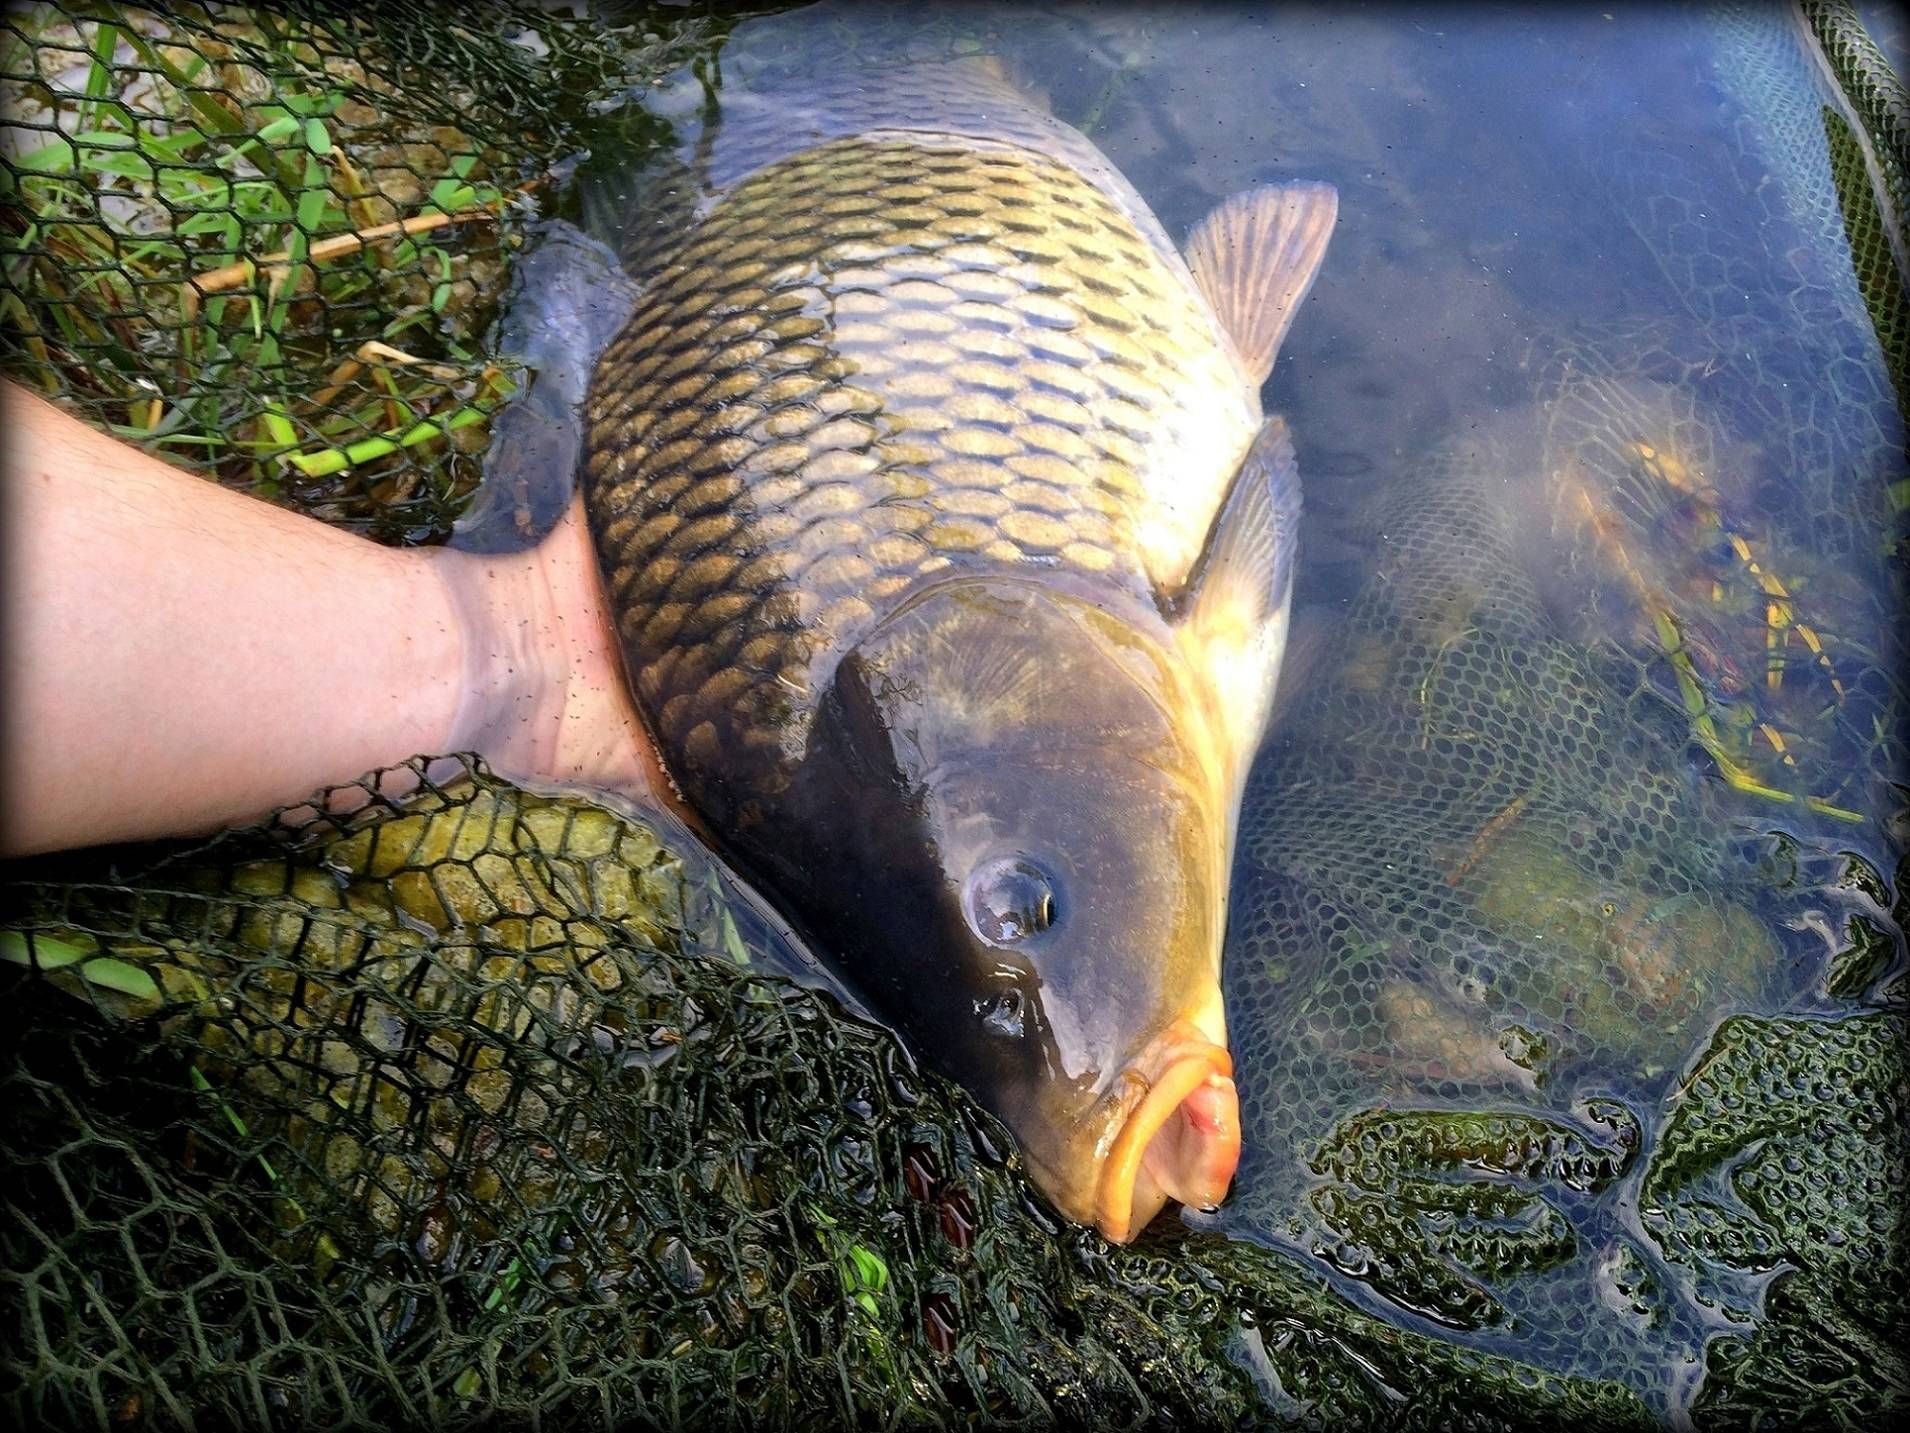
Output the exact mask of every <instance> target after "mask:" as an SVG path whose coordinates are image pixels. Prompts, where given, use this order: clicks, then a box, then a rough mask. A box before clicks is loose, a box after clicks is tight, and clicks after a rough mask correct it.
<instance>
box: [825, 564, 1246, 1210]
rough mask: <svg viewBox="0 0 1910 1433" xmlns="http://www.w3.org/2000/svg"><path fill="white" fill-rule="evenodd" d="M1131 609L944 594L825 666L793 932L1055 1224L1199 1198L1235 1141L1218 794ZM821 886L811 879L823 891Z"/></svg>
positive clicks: (1177, 678) (968, 592) (1188, 714)
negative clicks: (1038, 1190) (1223, 972)
mask: <svg viewBox="0 0 1910 1433" xmlns="http://www.w3.org/2000/svg"><path fill="white" fill-rule="evenodd" d="M1197 710H1198V704H1197V702H1195V701H1194V700H1193V696H1192V693H1191V690H1190V688H1189V683H1188V679H1187V677H1186V674H1185V673H1184V672H1182V671H1180V670H1179V669H1178V668H1177V666H1176V660H1175V657H1174V653H1173V649H1172V645H1171V643H1170V642H1168V641H1166V640H1165V639H1164V635H1163V633H1162V632H1160V631H1159V630H1150V628H1149V623H1148V622H1147V621H1146V620H1145V614H1141V613H1136V614H1134V615H1133V616H1132V617H1123V616H1120V615H1115V614H1114V613H1113V612H1111V611H1110V610H1109V609H1108V608H1107V607H1105V606H1103V605H1102V604H1099V603H1096V602H1094V601H1090V600H1088V599H1086V598H1084V597H1081V596H1078V595H1075V594H1072V593H1069V592H1066V591H1061V590H1055V589H1052V588H1048V587H1044V586H1040V585H1036V584H1021V583H1013V582H1007V581H1003V580H1001V579H993V580H987V581H983V580H974V581H963V582H954V583H950V584H947V585H945V586H942V587H939V588H936V589H933V590H931V591H930V592H929V593H927V594H925V595H923V596H922V597H920V598H918V599H917V600H916V601H914V602H912V603H910V604H909V605H907V606H905V607H904V608H902V609H900V610H899V611H897V612H896V613H895V614H894V615H892V616H891V617H890V618H889V619H888V620H886V621H885V622H884V623H883V624H882V625H881V626H880V627H878V628H877V629H876V630H875V631H873V632H872V633H870V634H869V635H868V636H867V637H866V638H865V639H864V640H863V641H862V642H861V643H859V644H858V645H857V646H856V647H855V648H854V649H853V650H852V651H850V652H849V653H848V654H846V655H845V656H844V657H843V659H842V660H841V661H840V663H839V664H838V665H837V668H836V671H835V674H834V677H833V679H832V681H831V682H830V685H829V690H828V692H827V693H826V695H825V697H824V699H823V701H822V703H821V704H820V706H819V708H818V715H817V721H816V725H815V728H814V729H813V731H812V735H811V740H810V750H809V754H808V757H807V766H808V767H809V774H810V777H811V782H810V785H809V790H808V793H807V798H806V799H807V802H808V803H809V810H810V812H811V814H812V817H813V819H812V821H811V822H810V823H809V824H810V825H811V826H812V828H813V829H814V830H816V831H817V832H818V833H826V836H825V837H824V839H823V840H822V841H821V842H820V843H819V844H820V846H821V847H823V848H826V849H827V850H828V852H829V860H828V862H827V863H826V864H827V865H828V866H829V867H831V868H833V872H834V881H836V882H847V883H848V888H847V890H845V888H844V886H843V885H841V884H836V885H835V888H834V889H833V890H831V889H826V888H825V886H824V885H821V884H817V885H812V886H811V888H810V893H809V894H810V899H809V900H808V901H806V902H804V904H806V905H807V906H808V907H809V908H810V913H811V924H812V925H814V926H815V927H817V933H818V934H819V935H821V936H822V937H823V938H824V939H825V940H828V941H830V942H832V943H833V944H835V945H837V946H838V947H839V948H840V951H841V954H842V956H843V957H844V961H845V964H846V965H847V966H848V967H849V968H850V970H851V973H852V974H853V976H854V977H855V978H856V980H857V981H858V983H859V984H860V985H861V986H862V987H863V988H864V989H865V990H866V991H867V993H868V994H869V995H870V996H871V998H872V999H873V1001H874V1002H875V1004H876V1005H877V1006H878V1008H879V1010H880V1012H881V1013H882V1014H883V1015H884V1016H885V1017H886V1018H888V1019H890V1020H892V1021H893V1022H894V1023H895V1024H897V1025H898V1026H899V1027H900V1028H901V1029H902V1031H903V1032H904V1033H905V1035H907V1036H908V1037H909V1038H910V1041H911V1043H912V1045H913V1046H914V1048H915V1049H916V1050H917V1052H918V1053H919V1054H920V1055H921V1056H922V1057H923V1058H924V1059H925V1060H926V1061H927V1062H928V1063H929V1064H931V1065H933V1066H935V1067H936V1068H938V1069H940V1070H941V1071H942V1072H943V1073H944V1074H947V1075H949V1076H950V1077H952V1078H954V1079H955V1080H957V1081H959V1082H960V1083H961V1084H963V1085H964V1086H965V1087H967V1088H968V1089H969V1090H970V1091H971V1092H972V1093H974V1094H975V1095H977V1096H978V1097H979V1098H980V1099H981V1100H982V1102H983V1103H984V1104H985V1105H987V1106H988V1107H989V1108H990V1109H991V1110H993V1111H994V1112H995V1113H996V1114H997V1115H998V1116H1000V1117H1001V1118H1002V1119H1003V1120H1004V1121H1005V1122H1006V1123H1007V1124H1008V1126H1009V1127H1010V1128H1011V1129H1012V1130H1013V1132H1014V1134H1015V1136H1016V1138H1017V1141H1018V1143H1019V1145H1020V1147H1021V1150H1022V1152H1023V1154H1024V1157H1025V1159H1026V1162H1027V1164H1028V1166H1029V1168H1030V1169H1031V1171H1032V1172H1033V1173H1034V1175H1035V1177H1036V1179H1037V1182H1038V1183H1040V1184H1041V1186H1042V1187H1043V1189H1044V1190H1045V1192H1046V1193H1047V1194H1048V1195H1049V1197H1050V1198H1051V1199H1052V1200H1053V1201H1054V1202H1055V1204H1056V1205H1057V1206H1058V1207H1059V1208H1060V1209H1061V1210H1062V1211H1063V1212H1064V1213H1066V1214H1068V1215H1069V1216H1070V1217H1071V1218H1074V1219H1077V1220H1079V1221H1081V1222H1083V1223H1093V1224H1095V1225H1097V1226H1098V1227H1099V1228H1100V1229H1101V1230H1102V1232H1103V1233H1105V1234H1106V1235H1108V1236H1109V1237H1110V1238H1113V1239H1116V1240H1125V1239H1128V1238H1131V1237H1133V1236H1134V1235H1135V1234H1137V1233H1139V1231H1140V1230H1141V1229H1142V1228H1143V1227H1144V1226H1145V1225H1146V1224H1147V1222H1148V1221H1149V1220H1150V1219H1152V1218H1153V1216H1154V1215H1155V1214H1156V1213H1157V1212H1158V1211H1159V1210H1160V1208H1161V1207H1162V1206H1163V1205H1164V1204H1165V1203H1166V1201H1167V1200H1168V1199H1169V1198H1173V1199H1178V1200H1180V1201H1181V1202H1182V1203H1185V1204H1190V1205H1196V1206H1203V1207H1204V1206H1212V1205H1214V1204H1217V1203H1218V1202H1219V1201H1220V1199H1221V1197H1222V1196H1223V1195H1224V1194H1225V1192H1226V1189H1227V1186H1228V1184H1229V1182H1230V1181H1231V1179H1232V1177H1233V1172H1234V1166H1235V1164H1236V1162H1237V1160H1238V1157H1239V1149H1240V1132H1239V1131H1240V1125H1239V1116H1238V1109H1237V1104H1236V1100H1235V1094H1234V1087H1233V1082H1232V1078H1231V1076H1232V1061H1231V1058H1230V1057H1229V1055H1228V1053H1227V1048H1226V1025H1225V1015H1224V1011H1223V1007H1222V1003H1221V993H1220V978H1219V976H1220V946H1221V938H1222V934H1223V927H1224V918H1225V898H1226V881H1227V875H1228V872H1227V867H1226V863H1227V850H1228V841H1227V834H1228V833H1227V831H1226V825H1227V823H1228V821H1229V820H1230V819H1231V813H1230V811H1229V810H1228V809H1227V803H1226V802H1225V801H1223V800H1221V799H1220V797H1219V795H1218V783H1217V782H1216V781H1215V780H1214V779H1213V777H1212V775H1211V772H1210V767H1211V765H1212V763H1211V761H1210V760H1208V759H1207V757H1206V756H1205V755H1204V752H1203V746H1202V741H1201V737H1200V729H1199V726H1198V722H1197V720H1196V714H1197ZM823 879H824V882H825V883H827V881H828V879H829V878H828V877H824V878H823Z"/></svg>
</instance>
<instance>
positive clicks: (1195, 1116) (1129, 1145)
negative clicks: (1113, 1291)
mask: <svg viewBox="0 0 1910 1433" xmlns="http://www.w3.org/2000/svg"><path fill="white" fill-rule="evenodd" d="M1084 1123H1085V1125H1086V1126H1087V1127H1088V1128H1090V1129H1094V1130H1098V1131H1100V1132H1101V1133H1100V1136H1099V1138H1098V1139H1097V1140H1096V1141H1095V1148H1096V1152H1097V1155H1098V1158H1097V1160H1096V1164H1097V1165H1098V1168H1097V1169H1096V1170H1094V1171H1092V1172H1091V1173H1090V1175H1089V1178H1088V1179H1087V1180H1083V1181H1077V1180H1044V1181H1043V1182H1044V1183H1045V1184H1048V1185H1049V1187H1050V1188H1052V1189H1054V1190H1056V1191H1057V1193H1056V1203H1057V1204H1058V1205H1060V1207H1061V1209H1062V1212H1063V1213H1065V1214H1067V1215H1068V1216H1069V1217H1070V1218H1072V1219H1075V1220H1077V1221H1079V1222H1081V1223H1084V1224H1087V1223H1091V1224H1093V1225H1094V1226H1095V1227H1096V1228H1097V1229H1099V1230H1100V1231H1101V1233H1102V1234H1103V1235H1104V1236H1105V1237H1106V1238H1108V1239H1111V1240H1113V1241H1114V1242H1115V1243H1117V1244H1124V1243H1126V1242H1128V1241H1129V1240H1131V1239H1133V1238H1135V1237H1136V1236H1137V1235H1139V1234H1140V1232H1141V1231H1142V1230H1143V1229H1145V1228H1146V1227H1147V1225H1148V1224H1149V1223H1150V1222H1151V1221H1152V1220H1153V1218H1154V1216H1155V1215H1156V1214H1158V1213H1160V1211H1161V1209H1162V1208H1163V1207H1164V1206H1165V1205H1166V1204H1167V1202H1168V1201H1169V1200H1170V1199H1172V1200H1176V1201H1178V1202H1179V1203H1181V1204H1185V1205H1189V1206H1191V1207H1194V1208H1201V1209H1208V1208H1212V1207H1214V1206H1215V1205H1217V1204H1219V1203H1220V1201H1221V1200H1222V1199H1223V1198H1225V1197H1226V1194H1227V1188H1228V1186H1229V1185H1230V1184H1232V1182H1233V1177H1234V1170H1235V1168H1236V1166H1237V1165H1238V1164H1239V1162H1240V1102H1239V1098H1238V1096H1237V1095H1236V1093H1235V1090H1234V1082H1233V1057H1232V1055H1230V1054H1229V1053H1228V1052H1227V1049H1226V1047H1225V1046H1223V1045H1217V1044H1215V1043H1214V1042H1213V1041H1212V1040H1210V1039H1208V1038H1207V1037H1206V1036H1205V1035H1204V1034H1202V1033H1201V1031H1200V1030H1199V1029H1198V1028H1197V1027H1195V1026H1194V1024H1193V1023H1192V1022H1191V1021H1186V1020H1180V1021H1176V1022H1175V1023H1174V1024H1173V1025H1172V1026H1170V1027H1169V1028H1168V1029H1167V1030H1166V1031H1164V1032H1163V1033H1162V1034H1161V1035H1160V1036H1158V1037H1157V1038H1155V1039H1154V1040H1153V1041H1151V1042H1150V1043H1149V1044H1148V1046H1147V1047H1146V1048H1145V1049H1144V1050H1143V1051H1142V1052H1141V1054H1140V1055H1139V1056H1138V1057H1137V1058H1136V1059H1135V1060H1134V1061H1132V1062H1131V1063H1130V1064H1129V1065H1127V1066H1126V1068H1124V1069H1123V1070H1122V1071H1121V1073H1120V1074H1119V1075H1118V1076H1116V1078H1115V1080H1114V1082H1113V1084H1112V1087H1111V1088H1110V1089H1109V1090H1108V1092H1107V1093H1106V1094H1105V1095H1104V1096H1102V1098H1101V1099H1100V1100H1099V1101H1097V1102H1096V1104H1095V1106H1094V1108H1093V1110H1092V1111H1091V1112H1090V1113H1089V1114H1088V1116H1087V1118H1086V1120H1085V1121H1084Z"/></svg>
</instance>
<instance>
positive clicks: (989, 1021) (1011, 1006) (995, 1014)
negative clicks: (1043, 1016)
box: [975, 986, 1028, 1040]
mask: <svg viewBox="0 0 1910 1433" xmlns="http://www.w3.org/2000/svg"><path fill="white" fill-rule="evenodd" d="M1027 1010H1028V1001H1027V997H1026V996H1024V995H1023V994H1022V993H1021V992H1020V991H1019V990H1017V989H1015V988H1014V987H1012V986H1010V987H1009V988H1008V989H1006V990H998V991H996V992H995V993H994V994H993V995H990V996H987V997H985V998H984V999H981V1000H977V1001H976V1002H975V1013H976V1014H977V1015H979V1016H981V1018H982V1024H984V1025H986V1026H987V1027H988V1028H989V1029H990V1030H991V1031H993V1032H994V1033H995V1034H997V1035H1002V1036H1005V1037H1007V1038H1008V1039H1011V1040H1013V1039H1019V1038H1020V1037H1021V1031H1022V1022H1023V1018H1024V1017H1025V1016H1026V1014H1027Z"/></svg>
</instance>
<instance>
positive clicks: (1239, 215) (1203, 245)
mask: <svg viewBox="0 0 1910 1433" xmlns="http://www.w3.org/2000/svg"><path fill="white" fill-rule="evenodd" d="M1339 212H1340V193H1339V191H1338V190H1337V189H1335V188H1334V187H1333V186H1332V185H1331V184H1326V183H1323V182H1321V181H1319V180H1295V181H1293V182H1291V183H1287V184H1263V185H1260V186H1258V187H1256V188H1253V189H1245V190H1242V191H1241V192H1240V193H1238V194H1235V195H1233V196H1232V197H1231V198H1228V199H1224V200H1222V201H1221V203H1220V206H1219V207H1218V208H1216V209H1215V210H1214V211H1213V212H1212V213H1211V214H1209V215H1208V216H1207V217H1206V218H1205V219H1203V220H1201V221H1200V223H1199V224H1198V225H1196V226H1195V228H1194V232H1193V233H1192V234H1191V235H1189V236H1188V240H1187V264H1188V267H1189V268H1191V269H1192V270H1193V272H1194V281H1195V282H1196V283H1197V284H1199V285H1200V291H1201V293H1203V294H1205V295H1206V297H1207V302H1208V303H1209V304H1211V305H1212V306H1213V310H1214V313H1215V315H1216V316H1217V317H1218V318H1219V319H1220V323H1221V326H1222V327H1223V328H1225V329H1226V330H1227V334H1228V336H1229V337H1230V338H1232V339H1233V341H1234V348H1235V349H1236V350H1237V351H1238V353H1239V355H1240V366H1241V370H1242V372H1243V373H1244V375H1245V376H1246V378H1247V381H1248V382H1249V383H1250V384H1251V385H1252V386H1253V387H1255V388H1258V387H1259V386H1260V385H1261V384H1262V383H1265V382H1266V381H1267V375H1268V374H1269V373H1271V372H1272V371H1273V361H1274V359H1275V358H1277V357H1278V356H1279V353H1280V345H1281V343H1282V342H1283V341H1284V340H1285V338H1286V336H1287V330H1288V329H1290V328H1292V327H1293V316H1294V314H1295V312H1296V311H1297V310H1298V309H1299V307H1300V301H1301V300H1302V299H1304V298H1305V297H1306V295H1307V290H1308V289H1310V288H1312V287H1313V280H1314V278H1315V277H1316V276H1317V275H1318V274H1319V272H1320V262H1321V260H1322V259H1324V258H1325V257H1326V241H1327V240H1328V239H1329V238H1331V237H1332V235H1333V224H1334V221H1335V220H1336V219H1337V218H1338V217H1339Z"/></svg>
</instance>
